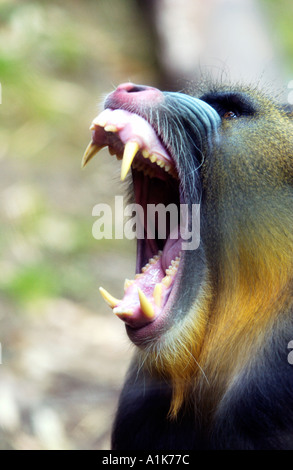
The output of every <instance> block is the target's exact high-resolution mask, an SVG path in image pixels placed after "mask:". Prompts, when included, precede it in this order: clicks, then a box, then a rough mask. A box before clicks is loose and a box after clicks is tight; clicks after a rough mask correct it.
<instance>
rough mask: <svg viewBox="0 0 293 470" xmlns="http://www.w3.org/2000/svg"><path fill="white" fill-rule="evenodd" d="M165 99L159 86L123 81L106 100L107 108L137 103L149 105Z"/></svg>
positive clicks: (131, 105) (125, 106)
mask: <svg viewBox="0 0 293 470" xmlns="http://www.w3.org/2000/svg"><path fill="white" fill-rule="evenodd" d="M163 100H164V95H163V93H162V92H161V91H160V90H158V89H157V88H153V87H150V86H144V85H136V84H135V83H132V82H127V83H121V85H118V87H117V88H116V90H115V91H113V92H112V93H111V94H110V95H108V97H107V98H106V100H105V103H104V106H105V108H107V107H108V108H112V109H118V108H121V107H123V108H124V109H126V108H127V107H128V106H129V107H132V109H133V106H135V105H139V106H145V107H147V106H149V105H154V104H156V103H160V102H162V101H163Z"/></svg>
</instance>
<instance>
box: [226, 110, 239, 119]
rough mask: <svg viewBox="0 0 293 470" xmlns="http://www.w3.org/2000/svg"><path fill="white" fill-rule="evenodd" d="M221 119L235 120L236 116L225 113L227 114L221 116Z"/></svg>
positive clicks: (231, 112)
mask: <svg viewBox="0 0 293 470" xmlns="http://www.w3.org/2000/svg"><path fill="white" fill-rule="evenodd" d="M223 118H224V119H235V118H237V114H235V113H234V112H233V111H227V112H226V113H225V114H224V115H223Z"/></svg>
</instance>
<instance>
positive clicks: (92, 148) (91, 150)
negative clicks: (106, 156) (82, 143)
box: [81, 141, 105, 168]
mask: <svg viewBox="0 0 293 470" xmlns="http://www.w3.org/2000/svg"><path fill="white" fill-rule="evenodd" d="M103 147H105V145H97V144H95V143H94V142H93V141H91V142H90V143H89V144H88V146H87V148H86V150H85V152H84V154H83V157H82V161H81V167H82V168H84V167H85V166H86V164H87V163H88V162H89V161H90V160H91V159H92V158H93V157H94V156H95V155H96V153H98V152H99V151H100V150H101V149H102V148H103Z"/></svg>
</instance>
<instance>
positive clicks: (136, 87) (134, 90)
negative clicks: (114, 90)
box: [127, 85, 148, 93]
mask: <svg viewBox="0 0 293 470" xmlns="http://www.w3.org/2000/svg"><path fill="white" fill-rule="evenodd" d="M147 89H148V87H146V86H141V85H133V87H132V88H131V89H129V90H127V92H128V93H139V92H141V91H146V90H147Z"/></svg>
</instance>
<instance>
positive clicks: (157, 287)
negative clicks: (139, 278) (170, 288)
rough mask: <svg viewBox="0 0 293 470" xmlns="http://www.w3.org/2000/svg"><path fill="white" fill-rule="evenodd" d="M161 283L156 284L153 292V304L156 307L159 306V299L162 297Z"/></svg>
mask: <svg viewBox="0 0 293 470" xmlns="http://www.w3.org/2000/svg"><path fill="white" fill-rule="evenodd" d="M162 289H163V286H162V284H156V285H155V288H154V292H153V297H154V300H155V304H156V305H157V307H161V299H162Z"/></svg>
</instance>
